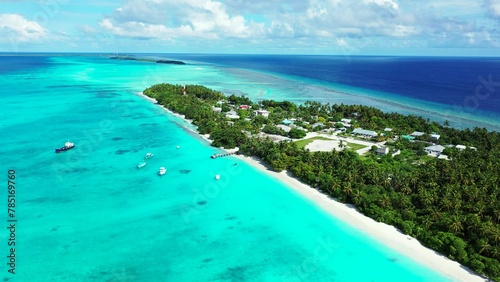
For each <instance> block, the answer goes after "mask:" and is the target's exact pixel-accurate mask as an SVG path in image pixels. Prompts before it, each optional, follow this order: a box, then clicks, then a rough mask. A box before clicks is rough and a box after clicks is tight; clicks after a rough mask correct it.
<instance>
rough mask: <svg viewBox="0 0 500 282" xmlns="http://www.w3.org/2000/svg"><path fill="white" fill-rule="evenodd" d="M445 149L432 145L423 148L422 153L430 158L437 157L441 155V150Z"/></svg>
mask: <svg viewBox="0 0 500 282" xmlns="http://www.w3.org/2000/svg"><path fill="white" fill-rule="evenodd" d="M444 149H445V147H444V146H441V145H432V146H429V147H425V148H424V151H425V152H426V153H427V154H429V155H431V156H439V155H441V154H442V153H443V150H444Z"/></svg>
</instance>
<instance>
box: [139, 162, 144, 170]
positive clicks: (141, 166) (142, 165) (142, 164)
mask: <svg viewBox="0 0 500 282" xmlns="http://www.w3.org/2000/svg"><path fill="white" fill-rule="evenodd" d="M145 165H146V162H142V163H139V164H138V165H137V168H138V169H141V168H143V167H144V166H145Z"/></svg>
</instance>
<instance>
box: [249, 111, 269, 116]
mask: <svg viewBox="0 0 500 282" xmlns="http://www.w3.org/2000/svg"><path fill="white" fill-rule="evenodd" d="M253 114H254V115H255V116H263V117H269V112H268V111H266V110H255V111H253Z"/></svg>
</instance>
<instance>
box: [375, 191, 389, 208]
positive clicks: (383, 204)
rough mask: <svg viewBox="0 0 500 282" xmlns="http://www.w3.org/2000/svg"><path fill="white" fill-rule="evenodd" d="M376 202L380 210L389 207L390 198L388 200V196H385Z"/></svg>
mask: <svg viewBox="0 0 500 282" xmlns="http://www.w3.org/2000/svg"><path fill="white" fill-rule="evenodd" d="M378 202H379V204H380V206H381V207H382V208H388V207H390V206H391V198H389V196H387V195H385V194H384V195H382V197H380V200H378Z"/></svg>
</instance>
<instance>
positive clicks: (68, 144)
mask: <svg viewBox="0 0 500 282" xmlns="http://www.w3.org/2000/svg"><path fill="white" fill-rule="evenodd" d="M73 148H75V144H74V143H71V142H69V141H67V142H66V143H64V146H62V147H61V148H59V149H56V153H60V152H64V151H67V150H71V149H73Z"/></svg>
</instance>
